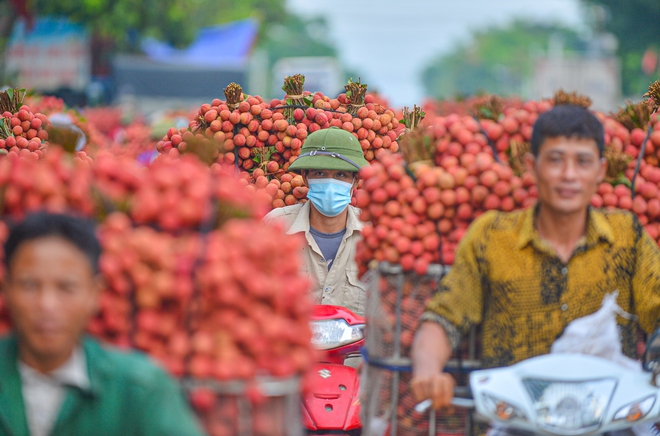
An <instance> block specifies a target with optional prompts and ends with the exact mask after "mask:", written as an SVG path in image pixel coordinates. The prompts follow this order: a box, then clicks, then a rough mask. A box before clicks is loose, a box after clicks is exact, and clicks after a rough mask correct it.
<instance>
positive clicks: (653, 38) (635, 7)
mask: <svg viewBox="0 0 660 436" xmlns="http://www.w3.org/2000/svg"><path fill="white" fill-rule="evenodd" d="M582 2H583V3H584V4H585V5H587V6H600V7H602V8H603V9H604V10H605V11H606V16H605V17H604V20H603V21H602V24H598V23H596V24H595V26H602V27H603V29H602V30H606V31H608V32H611V33H612V34H613V35H614V36H616V37H617V39H618V42H619V46H618V50H617V54H618V55H619V57H620V58H621V67H622V88H623V94H624V95H640V94H643V93H644V92H646V89H647V88H648V86H649V82H652V81H653V80H655V79H657V78H658V65H657V60H656V65H655V72H654V73H651V74H648V75H647V74H645V73H644V72H643V71H642V58H643V56H644V53H645V52H647V50H653V51H655V53H658V52H660V0H582ZM596 30H600V29H596Z"/></svg>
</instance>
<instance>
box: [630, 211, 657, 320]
mask: <svg viewBox="0 0 660 436" xmlns="http://www.w3.org/2000/svg"><path fill="white" fill-rule="evenodd" d="M634 227H635V230H636V232H637V234H638V235H639V237H638V239H637V244H636V251H637V259H636V260H635V274H634V275H633V278H632V294H633V302H634V307H635V312H636V315H637V316H638V317H639V325H640V327H642V329H644V331H646V332H647V333H651V332H653V330H654V329H656V328H657V327H658V326H659V324H660V323H659V320H660V249H658V244H657V243H656V242H655V241H654V240H653V239H652V238H651V236H650V235H649V234H648V233H647V232H646V230H644V228H643V227H642V226H641V224H640V223H639V222H638V221H637V220H636V219H635V222H634Z"/></svg>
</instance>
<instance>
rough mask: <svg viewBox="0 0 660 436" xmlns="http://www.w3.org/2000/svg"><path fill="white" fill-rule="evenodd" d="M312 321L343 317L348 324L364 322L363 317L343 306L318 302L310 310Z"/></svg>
mask: <svg viewBox="0 0 660 436" xmlns="http://www.w3.org/2000/svg"><path fill="white" fill-rule="evenodd" d="M311 319H312V321H320V320H324V319H345V320H346V322H347V323H348V324H349V325H356V324H364V318H363V317H361V316H360V315H356V314H354V313H353V312H351V311H350V310H348V309H346V308H345V307H341V306H331V305H329V304H318V305H316V306H314V308H313V310H312V317H311Z"/></svg>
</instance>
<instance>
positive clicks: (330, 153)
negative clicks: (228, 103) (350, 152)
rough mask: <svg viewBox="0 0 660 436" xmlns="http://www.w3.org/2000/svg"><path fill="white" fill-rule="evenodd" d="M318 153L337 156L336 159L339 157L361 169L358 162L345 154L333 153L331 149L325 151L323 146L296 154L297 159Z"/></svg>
mask: <svg viewBox="0 0 660 436" xmlns="http://www.w3.org/2000/svg"><path fill="white" fill-rule="evenodd" d="M319 155H320V156H330V157H335V158H337V159H341V160H343V161H344V162H347V163H349V164H351V165H353V166H354V167H355V168H357V169H358V170H360V169H361V167H360V166H359V165H358V164H356V163H355V162H353V161H352V160H350V159H349V158H347V157H346V156H343V155H341V154H339V153H335V152H333V151H325V147H323V148H321V149H318V150H314V151H310V152H309V153H305V154H301V155H300V156H298V159H300V158H301V157H307V156H319Z"/></svg>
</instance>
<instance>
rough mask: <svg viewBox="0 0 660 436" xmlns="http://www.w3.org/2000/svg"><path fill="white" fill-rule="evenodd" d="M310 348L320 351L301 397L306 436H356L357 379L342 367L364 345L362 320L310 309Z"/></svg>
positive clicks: (338, 310)
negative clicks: (319, 357)
mask: <svg viewBox="0 0 660 436" xmlns="http://www.w3.org/2000/svg"><path fill="white" fill-rule="evenodd" d="M311 329H312V344H313V345H314V346H315V347H316V348H317V349H318V350H322V351H324V352H325V353H324V358H323V361H322V362H318V363H315V364H314V365H313V367H312V369H311V371H312V373H311V374H310V382H309V385H308V386H309V389H308V390H307V392H306V393H305V395H304V396H303V407H302V409H303V410H302V419H303V425H304V426H305V428H306V429H307V434H308V435H326V434H327V435H330V434H332V435H346V436H359V435H360V434H361V433H362V424H361V422H360V394H359V392H360V375H359V373H358V371H357V370H356V369H355V368H353V367H351V366H348V365H345V364H344V361H345V360H346V358H347V357H350V356H357V355H359V353H360V348H361V347H362V346H363V345H364V318H362V317H361V316H358V315H356V314H354V313H353V312H351V311H350V310H348V309H346V308H344V307H340V306H329V305H318V306H315V307H314V312H313V314H312V321H311Z"/></svg>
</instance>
